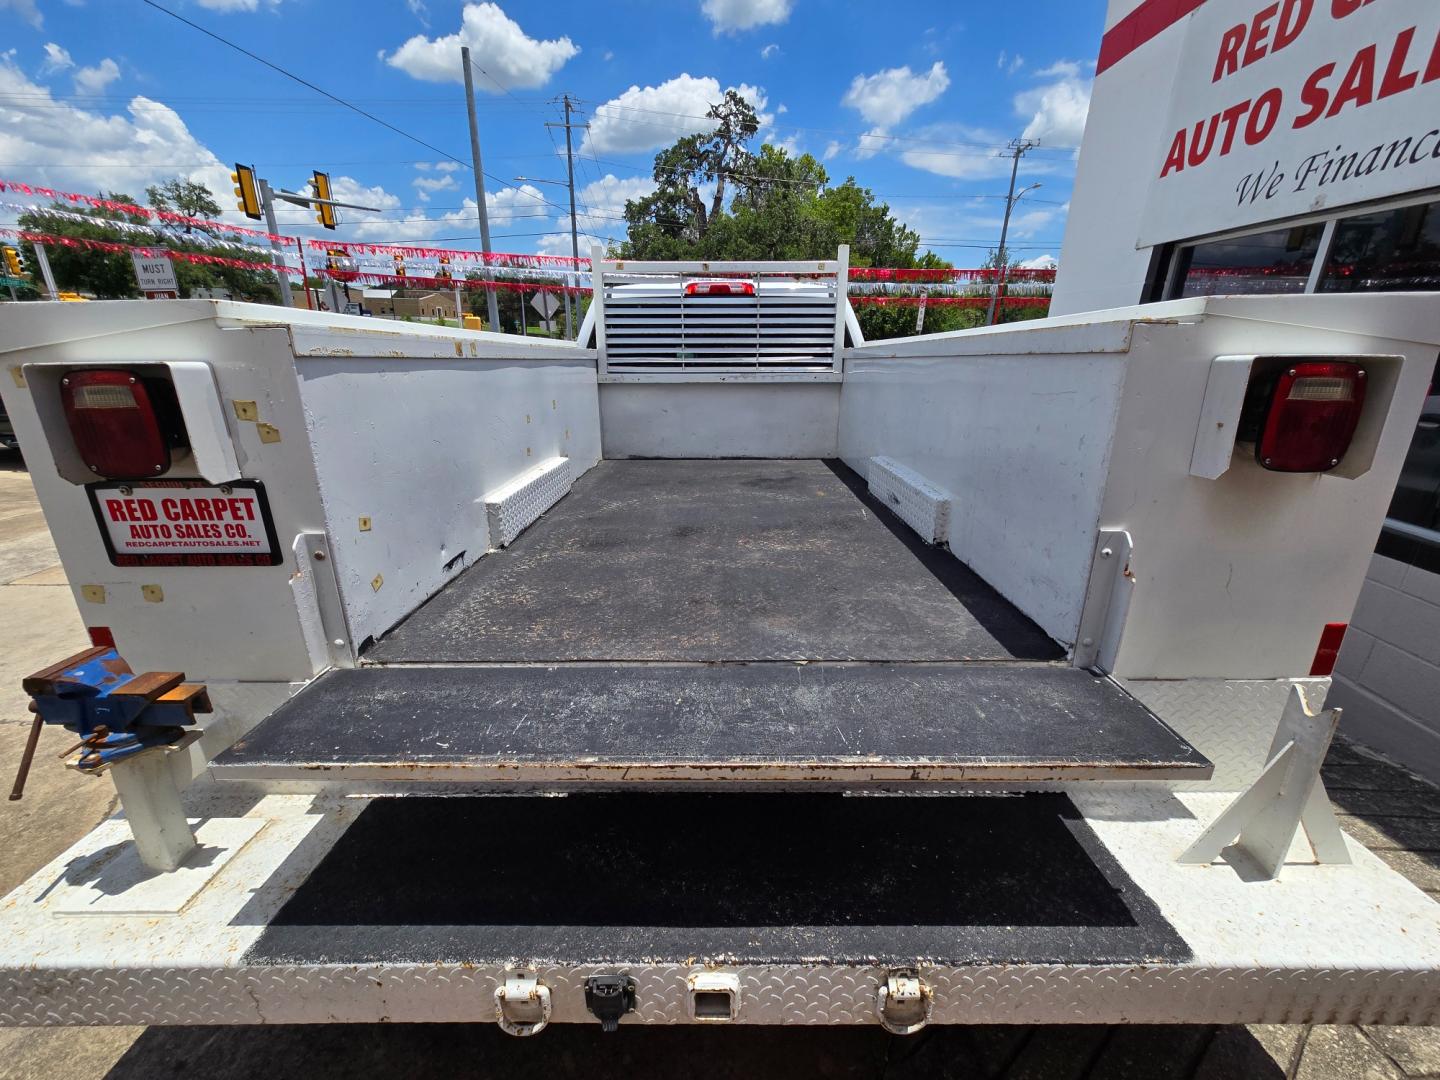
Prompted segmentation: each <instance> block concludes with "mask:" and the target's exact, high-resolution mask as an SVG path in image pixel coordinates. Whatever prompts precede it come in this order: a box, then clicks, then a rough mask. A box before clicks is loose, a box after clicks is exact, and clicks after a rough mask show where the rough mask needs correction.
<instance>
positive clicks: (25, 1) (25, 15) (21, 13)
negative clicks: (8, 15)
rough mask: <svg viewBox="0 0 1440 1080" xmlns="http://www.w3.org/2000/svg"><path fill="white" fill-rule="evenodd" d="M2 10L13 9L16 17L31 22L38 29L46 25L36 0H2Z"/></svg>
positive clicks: (0, 6)
mask: <svg viewBox="0 0 1440 1080" xmlns="http://www.w3.org/2000/svg"><path fill="white" fill-rule="evenodd" d="M0 11H13V12H14V13H15V16H16V18H18V19H20V20H21V21H22V22H26V23H29V24H30V25H31V26H33V27H34V28H35V29H36V30H39V29H40V28H41V27H42V26H44V25H45V18H44V16H42V15H41V14H40V9H39V8H37V7H36V6H35V0H0Z"/></svg>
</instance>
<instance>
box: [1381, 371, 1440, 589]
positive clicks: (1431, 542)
mask: <svg viewBox="0 0 1440 1080" xmlns="http://www.w3.org/2000/svg"><path fill="white" fill-rule="evenodd" d="M1378 550H1379V552H1380V554H1382V555H1388V556H1389V557H1390V558H1392V559H1399V560H1400V561H1401V562H1407V563H1410V564H1411V565H1413V566H1421V567H1424V568H1425V569H1427V570H1432V571H1435V572H1437V573H1440V364H1436V365H1435V378H1434V380H1433V381H1432V382H1431V383H1430V396H1429V397H1427V398H1426V399H1425V407H1424V408H1423V409H1422V410H1421V412H1420V423H1419V425H1418V426H1417V427H1416V429H1415V439H1414V441H1413V442H1411V444H1410V454H1409V456H1407V457H1406V458H1405V467H1404V469H1403V470H1401V473H1400V483H1399V485H1398V486H1397V487H1396V488H1395V498H1394V500H1392V501H1391V503H1390V513H1389V515H1388V516H1387V518H1386V521H1385V530H1384V532H1383V533H1382V534H1381V536H1380V546H1379V548H1378Z"/></svg>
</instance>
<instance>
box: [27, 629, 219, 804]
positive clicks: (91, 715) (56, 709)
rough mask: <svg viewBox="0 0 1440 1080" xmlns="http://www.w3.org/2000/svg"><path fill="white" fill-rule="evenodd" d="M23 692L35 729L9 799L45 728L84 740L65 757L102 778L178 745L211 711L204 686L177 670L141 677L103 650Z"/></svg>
mask: <svg viewBox="0 0 1440 1080" xmlns="http://www.w3.org/2000/svg"><path fill="white" fill-rule="evenodd" d="M21 686H22V687H23V689H24V690H25V692H26V693H27V694H29V695H30V711H31V712H33V713H35V722H34V724H33V726H32V728H31V732H30V738H29V740H28V742H27V743H26V747H25V754H24V756H23V758H22V759H21V763H20V775H19V776H18V777H17V778H16V780H15V788H14V791H12V793H11V795H10V798H11V799H18V798H19V797H20V794H21V792H23V790H24V787H25V778H26V776H27V775H28V773H29V771H30V762H31V760H32V759H33V758H34V754H35V746H36V744H37V743H38V741H39V737H40V729H41V727H42V726H43V725H44V724H60V725H62V726H63V727H66V728H68V729H69V730H71V731H73V732H75V733H76V734H77V735H79V736H80V742H79V743H77V744H76V745H75V746H73V747H71V748H70V749H69V750H67V751H66V752H65V755H64V756H67V757H68V756H69V755H70V754H73V753H75V752H76V751H79V756H78V758H76V759H75V760H73V761H71V762H70V763H69V764H70V765H71V767H73V768H75V769H78V770H80V771H81V772H88V773H98V772H101V771H103V770H104V769H106V768H108V767H109V766H111V765H113V764H114V763H115V762H117V761H122V760H124V759H125V758H127V757H130V756H132V755H134V754H138V753H140V752H141V751H143V750H149V749H152V748H154V747H159V746H172V745H174V744H175V743H176V742H177V741H178V740H179V739H181V738H182V737H183V736H184V734H185V732H184V731H183V730H182V729H183V728H186V727H190V726H191V725H193V724H194V723H195V714H196V713H208V712H210V711H211V705H210V695H209V693H208V692H207V691H206V689H205V686H204V684H203V683H187V682H185V675H184V673H183V672H178V671H147V672H145V673H144V674H140V675H137V674H135V672H133V671H131V670H130V665H129V664H127V663H126V662H125V661H124V660H123V659H122V658H121V656H120V654H119V653H118V652H116V651H115V650H114V649H113V648H109V647H106V646H98V647H96V648H93V649H87V650H86V651H85V652H82V653H77V654H75V655H74V656H71V657H69V658H67V659H65V660H62V661H61V662H60V663H58V664H55V665H53V666H51V667H48V668H46V669H45V670H43V671H37V672H36V673H35V674H34V675H31V676H30V677H29V678H27V679H25V680H24V681H23V682H22V683H21Z"/></svg>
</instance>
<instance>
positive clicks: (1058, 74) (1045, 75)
mask: <svg viewBox="0 0 1440 1080" xmlns="http://www.w3.org/2000/svg"><path fill="white" fill-rule="evenodd" d="M1083 70H1084V68H1083V67H1082V66H1081V64H1080V63H1079V62H1078V61H1076V60H1056V61H1055V63H1053V64H1051V65H1050V66H1049V67H1046V68H1041V69H1040V70H1039V71H1037V72H1035V77H1036V78H1037V79H1054V78H1061V79H1078V78H1079V77H1080V73H1081V72H1082V71H1083Z"/></svg>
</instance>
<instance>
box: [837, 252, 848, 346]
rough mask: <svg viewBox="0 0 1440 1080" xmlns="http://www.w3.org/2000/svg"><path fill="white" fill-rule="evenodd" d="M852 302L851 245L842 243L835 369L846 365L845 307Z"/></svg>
mask: <svg viewBox="0 0 1440 1080" xmlns="http://www.w3.org/2000/svg"><path fill="white" fill-rule="evenodd" d="M849 303H850V245H849V244H841V245H840V251H839V254H838V255H837V256H836V259H835V360H834V370H836V371H839V370H840V369H841V368H842V367H843V366H844V365H843V363H842V359H843V357H844V356H845V308H846V306H847V305H848V304H849Z"/></svg>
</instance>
